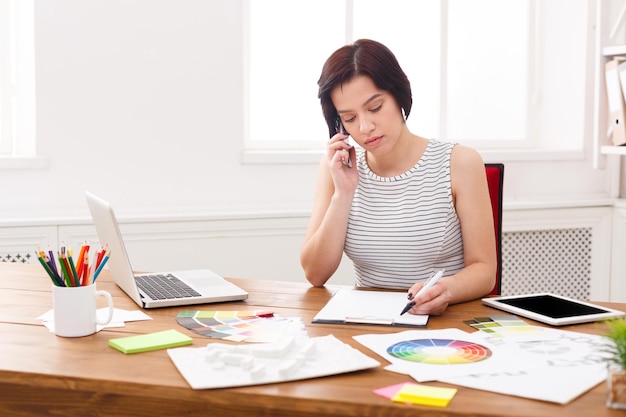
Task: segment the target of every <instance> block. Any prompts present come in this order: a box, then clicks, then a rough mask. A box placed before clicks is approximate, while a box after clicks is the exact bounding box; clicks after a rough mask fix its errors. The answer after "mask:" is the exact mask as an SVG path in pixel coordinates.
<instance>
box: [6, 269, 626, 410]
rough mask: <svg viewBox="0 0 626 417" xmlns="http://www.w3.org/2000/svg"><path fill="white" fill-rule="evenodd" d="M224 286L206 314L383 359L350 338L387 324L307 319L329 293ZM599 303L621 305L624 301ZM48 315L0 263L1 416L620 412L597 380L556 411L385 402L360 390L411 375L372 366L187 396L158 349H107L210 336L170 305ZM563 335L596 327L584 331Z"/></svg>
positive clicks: (450, 321) (464, 312)
mask: <svg viewBox="0 0 626 417" xmlns="http://www.w3.org/2000/svg"><path fill="white" fill-rule="evenodd" d="M232 281H233V282H235V283H236V284H237V285H239V286H241V287H242V288H244V289H246V290H247V291H248V292H249V293H250V296H249V298H248V300H246V301H245V302H235V303H226V304H219V305H218V304H213V305H211V306H210V308H211V309H219V308H221V309H254V308H263V309H265V308H267V309H272V310H274V311H275V312H277V313H280V314H282V315H284V316H291V317H293V316H300V317H302V318H303V319H304V322H305V323H306V324H307V329H308V332H309V335H310V336H323V335H327V334H330V333H332V334H334V335H335V336H336V337H338V338H339V339H340V340H342V341H344V342H346V343H348V344H350V345H352V346H354V347H356V348H357V349H359V350H361V351H363V352H364V353H366V354H368V355H369V356H372V357H374V358H376V359H378V360H380V361H381V362H382V363H383V364H386V361H385V360H384V359H382V358H380V357H378V355H376V354H374V353H372V352H370V351H369V350H367V349H365V348H364V347H363V346H361V345H360V344H358V343H356V342H354V341H353V340H352V336H354V335H358V334H366V333H377V332H396V331H398V329H397V328H393V329H392V328H388V327H381V326H362V325H358V326H350V325H318V324H311V319H312V318H313V316H314V315H315V314H316V313H317V311H319V309H320V308H322V306H324V304H325V303H326V301H327V300H328V299H329V297H330V296H331V294H332V292H333V291H334V289H336V288H335V287H331V288H311V287H310V286H309V285H308V284H306V283H289V282H270V281H258V280H253V279H249V280H248V279H232ZM98 288H99V289H104V290H107V291H109V292H110V293H111V294H112V295H113V299H114V303H115V306H116V307H117V308H122V309H127V310H135V309H137V306H136V305H135V304H134V303H133V302H132V301H131V300H130V299H129V298H128V297H126V295H125V294H124V293H122V291H121V290H120V289H119V288H118V287H117V286H116V285H115V284H114V283H113V282H112V281H111V280H110V276H109V275H108V272H105V273H103V275H102V276H101V278H99V279H98ZM603 304H604V303H603ZM605 305H607V306H611V307H614V308H618V309H624V308H626V304H615V303H606V304H605ZM51 308H52V297H51V283H50V280H49V278H48V277H47V276H46V275H45V273H44V271H43V269H42V268H41V266H40V265H21V264H9V263H0V415H1V416H34V415H37V416H39V415H55V416H81V417H82V416H116V417H124V416H129V417H130V416H133V417H137V416H146V417H156V416H218V417H219V416H225V417H236V416H245V417H251V416H268V417H269V416H271V417H281V416H305V417H306V416H333V417H340V416H360V417H361V416H379V417H380V416H385V417H387V416H397V417H399V416H412V417H414V416H418V415H427V416H430V417H434V416H516V417H521V416H569V417H572V416H574V417H575V416H581V417H589V416H594V417H602V416H618V415H619V416H624V413H623V412H619V411H615V410H610V409H607V408H606V406H605V396H606V386H605V385H604V384H600V385H598V386H596V387H595V388H593V389H592V390H591V391H589V392H588V393H586V394H584V395H583V396H581V397H580V398H578V399H576V400H575V401H573V402H571V403H570V404H567V405H559V404H553V403H546V402H541V401H535V400H530V399H524V398H518V397H513V396H507V395H500V394H495V393H491V392H485V391H479V390H474V389H470V388H464V387H458V389H459V391H458V393H457V395H456V397H455V398H454V400H453V401H452V402H451V403H450V405H449V406H448V407H447V408H443V409H439V408H433V407H419V406H408V405H404V404H395V403H392V402H391V401H390V400H387V399H385V398H382V397H379V396H377V395H374V394H372V390H373V389H375V388H381V387H384V386H387V385H392V384H397V383H400V382H407V381H411V378H409V377H407V376H403V375H400V374H396V373H393V372H389V371H385V370H384V369H382V367H379V368H376V369H373V370H367V371H361V372H355V373H351V374H343V375H337V376H330V377H324V378H317V379H310V380H303V381H296V382H289V383H280V384H270V385H260V386H251V387H241V388H232V389H217V390H192V389H191V388H190V387H189V385H187V383H186V382H185V380H184V379H183V378H182V376H181V375H180V374H179V372H178V370H177V369H176V367H175V366H174V364H173V363H172V361H171V360H170V359H169V357H168V355H167V352H166V351H165V350H161V351H155V352H147V353H141V354H136V355H128V356H127V355H123V354H121V353H120V352H118V351H116V350H114V349H112V348H110V347H109V346H108V340H109V339H111V338H114V337H122V336H128V335H132V334H143V333H149V332H154V331H160V330H167V329H172V328H174V329H178V330H180V331H182V332H183V333H186V334H189V335H190V336H192V337H193V339H194V343H193V346H195V347H200V346H204V345H206V344H207V343H208V342H210V341H212V339H209V338H205V337H202V336H199V335H196V334H193V333H191V332H189V331H187V330H186V329H184V328H183V327H181V326H179V325H178V324H177V323H176V321H175V316H176V315H177V312H178V311H179V310H181V308H166V309H155V310H145V312H146V313H147V314H149V315H150V316H151V317H152V318H153V320H150V321H140V322H131V323H127V324H126V326H125V327H123V328H115V329H104V330H102V331H101V332H99V333H96V334H94V335H92V336H87V337H83V338H76V339H67V338H62V337H57V336H55V335H54V334H52V333H50V332H49V331H48V330H47V329H46V328H45V327H44V326H42V325H41V323H40V322H39V320H37V317H38V316H39V315H41V314H42V313H44V312H46V311H48V310H49V309H51ZM198 308H204V309H207V306H201V307H198ZM495 311H496V310H492V309H491V308H488V307H484V306H483V305H481V304H480V302H479V301H474V302H469V303H465V304H460V305H455V306H451V307H450V308H449V309H448V311H447V312H446V314H445V315H444V316H442V317H431V319H430V322H429V324H428V328H429V329H442V328H450V327H457V328H460V329H462V330H469V329H468V328H467V326H466V325H465V324H463V322H462V321H463V320H465V319H470V318H474V317H479V316H484V315H486V314H489V313H490V312H495ZM529 322H530V321H529ZM566 329H567V330H574V331H580V332H588V333H596V334H598V333H599V332H601V329H598V328H597V327H596V326H595V325H594V324H588V325H577V326H570V327H568V328H566ZM429 384H431V383H429ZM432 385H438V386H448V385H446V384H442V383H432Z"/></svg>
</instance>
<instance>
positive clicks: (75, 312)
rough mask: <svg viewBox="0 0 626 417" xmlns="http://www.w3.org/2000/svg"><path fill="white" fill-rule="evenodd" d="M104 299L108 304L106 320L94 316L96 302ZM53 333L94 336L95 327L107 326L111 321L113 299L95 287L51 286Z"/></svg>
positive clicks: (93, 285)
mask: <svg viewBox="0 0 626 417" xmlns="http://www.w3.org/2000/svg"><path fill="white" fill-rule="evenodd" d="M100 296H102V297H105V298H106V299H107V303H108V313H109V314H108V315H107V319H106V320H103V321H100V320H98V318H97V316H96V300H97V299H98V297H100ZM52 303H53V308H54V333H55V334H56V335H57V336H64V337H81V336H88V335H90V334H94V333H95V332H96V325H98V324H100V325H105V324H109V323H110V322H111V320H112V319H113V299H112V298H111V294H109V293H108V292H107V291H101V290H96V285H95V284H92V285H86V286H84V287H58V286H55V285H53V286H52Z"/></svg>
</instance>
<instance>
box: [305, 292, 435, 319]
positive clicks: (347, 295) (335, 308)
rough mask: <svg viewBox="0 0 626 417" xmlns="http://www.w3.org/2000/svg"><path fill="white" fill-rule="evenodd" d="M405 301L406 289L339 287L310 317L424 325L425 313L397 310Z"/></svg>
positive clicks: (400, 308) (426, 317)
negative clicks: (387, 289) (372, 289)
mask: <svg viewBox="0 0 626 417" xmlns="http://www.w3.org/2000/svg"><path fill="white" fill-rule="evenodd" d="M406 303H407V293H406V292H396V291H366V290H357V289H340V290H339V291H337V293H336V294H335V295H334V296H333V297H332V298H331V299H330V300H329V301H328V303H326V305H325V306H324V307H323V308H322V309H321V310H320V311H319V313H317V315H316V316H315V317H314V318H313V323H333V324H342V323H344V324H347V323H357V324H381V325H386V326H400V327H426V324H427V323H428V316H427V315H414V314H410V313H406V314H403V315H401V314H400V313H401V311H402V308H403V307H404V306H405V305H406Z"/></svg>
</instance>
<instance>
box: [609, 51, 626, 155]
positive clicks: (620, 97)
mask: <svg viewBox="0 0 626 417" xmlns="http://www.w3.org/2000/svg"><path fill="white" fill-rule="evenodd" d="M624 63H626V62H625V61H624V59H623V58H614V59H612V60H610V61H609V62H607V63H606V65H605V76H606V95H607V99H608V105H609V131H610V132H611V141H612V143H613V145H616V146H620V145H625V144H626V104H624V94H623V91H622V89H623V86H624V84H623V83H622V85H621V86H620V72H619V69H620V67H621V66H623V65H624ZM625 69H626V68H625ZM625 77H626V75H625Z"/></svg>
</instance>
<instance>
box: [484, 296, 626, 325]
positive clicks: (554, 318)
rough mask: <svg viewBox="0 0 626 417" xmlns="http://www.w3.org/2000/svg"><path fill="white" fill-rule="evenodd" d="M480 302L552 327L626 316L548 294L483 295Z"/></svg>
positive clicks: (615, 311) (622, 313)
mask: <svg viewBox="0 0 626 417" xmlns="http://www.w3.org/2000/svg"><path fill="white" fill-rule="evenodd" d="M482 302H483V304H485V305H488V306H490V307H494V308H497V309H499V310H504V311H507V312H509V313H513V314H517V315H519V316H522V317H527V318H529V319H533V320H536V321H539V322H542V323H546V324H550V325H552V326H563V325H566V324H576V323H588V322H593V321H598V320H605V319H609V318H614V317H622V316H624V315H626V313H624V312H623V311H618V310H613V309H611V308H608V307H602V306H599V305H595V304H591V303H588V302H583V301H578V300H574V299H571V298H567V297H563V296H560V295H555V294H550V293H539V294H525V295H514V296H500V297H491V298H483V299H482Z"/></svg>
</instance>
